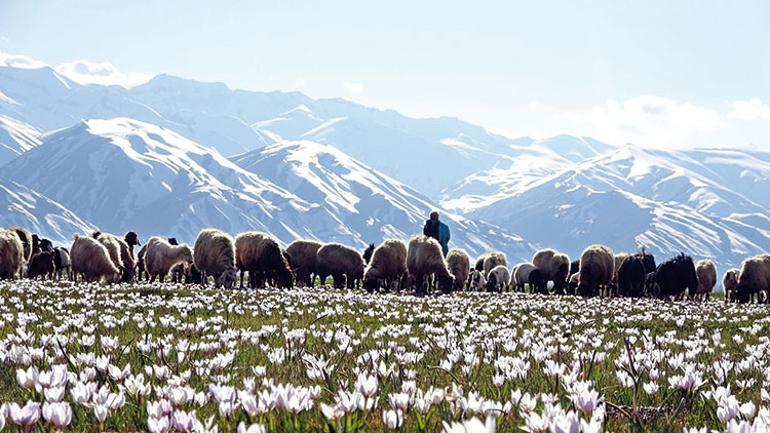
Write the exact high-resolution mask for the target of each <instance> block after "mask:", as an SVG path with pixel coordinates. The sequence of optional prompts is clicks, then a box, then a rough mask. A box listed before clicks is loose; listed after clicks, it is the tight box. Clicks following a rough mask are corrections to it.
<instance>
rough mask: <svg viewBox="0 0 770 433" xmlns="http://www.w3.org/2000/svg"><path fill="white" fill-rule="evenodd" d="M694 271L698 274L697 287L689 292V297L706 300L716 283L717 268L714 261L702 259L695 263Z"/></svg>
mask: <svg viewBox="0 0 770 433" xmlns="http://www.w3.org/2000/svg"><path fill="white" fill-rule="evenodd" d="M695 273H696V274H697V275H698V289H697V290H696V291H695V293H693V294H690V298H694V299H700V300H706V301H708V300H709V298H710V297H711V291H712V290H714V286H716V284H717V268H716V266H715V265H714V262H712V261H711V260H708V259H704V260H700V261H698V263H696V264H695Z"/></svg>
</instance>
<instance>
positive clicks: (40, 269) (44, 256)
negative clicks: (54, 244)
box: [27, 251, 56, 280]
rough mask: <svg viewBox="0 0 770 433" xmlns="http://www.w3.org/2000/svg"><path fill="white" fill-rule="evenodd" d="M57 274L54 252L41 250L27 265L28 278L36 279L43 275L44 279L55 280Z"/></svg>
mask: <svg viewBox="0 0 770 433" xmlns="http://www.w3.org/2000/svg"><path fill="white" fill-rule="evenodd" d="M55 274H56V264H55V263H54V253H52V252H50V251H40V252H38V253H37V254H35V255H33V256H32V259H31V260H30V261H29V266H27V278H29V279H33V280H34V279H36V278H38V277H43V279H44V280H46V279H48V280H53V278H54V275H55Z"/></svg>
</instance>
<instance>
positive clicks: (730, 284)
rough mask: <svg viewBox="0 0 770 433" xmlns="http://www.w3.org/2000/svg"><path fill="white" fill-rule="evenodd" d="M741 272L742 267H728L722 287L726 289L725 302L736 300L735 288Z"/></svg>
mask: <svg viewBox="0 0 770 433" xmlns="http://www.w3.org/2000/svg"><path fill="white" fill-rule="evenodd" d="M740 274H741V270H740V269H736V268H732V269H728V270H727V272H725V275H724V276H723V277H722V288H724V290H725V302H728V301H734V300H735V299H734V298H735V289H736V287H738V277H739V276H740Z"/></svg>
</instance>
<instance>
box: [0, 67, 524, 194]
mask: <svg viewBox="0 0 770 433" xmlns="http://www.w3.org/2000/svg"><path fill="white" fill-rule="evenodd" d="M0 92H2V94H3V95H4V97H3V98H0V114H5V115H7V116H11V117H13V118H16V119H19V120H21V121H23V122H26V123H28V124H30V125H32V126H34V127H35V128H38V129H40V130H41V131H50V130H54V129H61V128H66V127H69V126H71V125H73V124H74V123H76V122H78V121H80V120H81V119H90V118H114V117H129V118H133V119H136V120H140V121H144V122H149V123H153V124H156V125H159V126H162V127H164V128H167V129H170V130H172V131H175V132H177V133H178V134H181V135H183V136H185V137H188V138H190V139H191V140H193V141H195V142H197V143H200V144H202V145H204V146H207V147H211V148H214V149H216V150H217V151H218V152H219V153H221V154H223V155H227V156H231V155H235V154H240V153H243V152H247V151H250V150H254V149H257V148H261V147H263V146H265V145H267V144H271V143H274V142H276V141H282V140H312V141H319V142H323V143H325V144H331V145H334V146H335V147H337V148H338V149H340V150H342V151H344V152H345V153H348V154H349V155H351V156H353V157H354V158H357V159H359V160H363V161H366V162H367V164H369V165H370V166H372V167H373V168H375V169H377V170H380V171H381V172H383V173H385V174H387V175H389V176H391V177H393V178H395V179H398V180H399V181H402V182H406V183H408V184H410V185H413V186H415V187H416V188H418V189H419V190H421V191H423V192H425V193H426V194H428V195H429V196H431V197H434V198H436V197H438V193H439V191H441V190H442V189H443V188H445V187H446V186H447V185H451V184H453V183H455V182H457V181H459V180H461V179H462V178H463V177H465V176H467V175H469V174H471V173H473V172H474V171H477V170H478V169H480V168H484V167H488V166H491V165H496V164H497V163H498V162H499V161H500V159H501V158H502V159H505V158H506V156H505V155H506V153H507V151H508V146H509V145H510V144H511V143H512V140H510V139H508V138H506V137H502V136H499V135H495V134H490V133H489V132H487V131H486V130H484V129H483V128H481V127H478V126H475V125H472V124H469V123H466V122H463V121H461V120H458V119H453V118H446V117H442V118H436V119H411V118H408V117H405V116H402V115H401V114H399V113H397V112H395V111H392V110H378V109H373V108H368V107H364V106H361V105H358V104H355V103H352V102H349V101H345V100H342V99H319V100H316V99H312V98H309V97H307V96H305V95H303V94H301V93H298V92H252V91H242V90H232V89H230V88H228V87H227V86H226V85H224V84H222V83H203V82H198V81H194V80H188V79H183V78H178V77H172V76H169V75H158V76H156V77H155V78H153V79H152V80H150V81H149V82H148V83H146V84H143V85H140V86H136V87H133V88H131V89H125V88H123V87H119V86H102V85H93V84H92V85H84V84H79V83H76V82H74V81H72V80H69V79H67V78H65V77H63V76H61V75H60V74H58V73H56V71H54V70H53V69H51V68H39V69H16V68H9V67H0ZM505 163H506V165H507V163H508V161H506V162H505ZM426 168H429V170H426Z"/></svg>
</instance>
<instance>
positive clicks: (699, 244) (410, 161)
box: [0, 67, 770, 268]
mask: <svg viewBox="0 0 770 433" xmlns="http://www.w3.org/2000/svg"><path fill="white" fill-rule="evenodd" d="M92 119H110V120H92ZM223 155H224V156H223ZM226 157H228V158H230V159H227V158H226ZM4 163H5V165H3V164H4ZM0 165H3V166H2V167H0V178H5V179H6V180H8V181H12V182H16V183H17V184H19V185H24V187H26V188H28V190H29V191H30V194H42V197H50V199H47V200H56V201H57V202H59V203H61V204H62V205H63V206H65V207H66V209H69V211H71V212H72V213H73V215H74V214H77V215H78V216H79V217H80V218H82V220H83V221H88V222H89V224H90V223H93V224H95V225H97V226H99V227H100V228H103V229H105V230H114V231H123V230H126V229H128V228H133V229H137V230H140V231H142V232H144V233H163V234H170V235H176V236H178V237H180V238H183V239H188V240H191V238H192V237H193V236H194V234H195V232H197V230H198V228H200V227H202V226H207V225H213V226H218V227H222V228H223V229H225V230H228V231H230V232H238V231H241V230H249V229H256V230H267V231H270V232H272V233H274V234H275V235H276V236H278V237H279V238H280V239H281V240H283V241H284V242H287V241H290V240H291V239H294V238H295V237H311V238H312V237H315V238H319V239H322V240H328V241H330V240H338V241H341V242H346V243H349V244H353V245H358V246H362V245H364V244H365V243H368V242H376V241H377V240H379V239H381V238H383V237H389V236H397V237H406V236H408V235H409V234H412V233H414V232H417V231H419V228H420V225H421V224H422V218H424V215H425V214H426V213H427V212H428V210H430V209H433V208H440V209H445V211H443V213H444V214H445V218H446V219H448V220H449V221H450V223H451V224H452V226H453V228H454V229H455V230H454V231H453V234H454V239H455V241H457V243H458V244H460V245H462V246H464V247H466V248H467V249H469V250H470V251H471V253H473V254H475V253H476V252H477V251H480V250H482V249H487V248H500V249H503V250H505V251H506V252H509V254H511V255H512V258H525V257H528V256H529V255H530V253H531V250H532V249H534V248H536V247H537V246H553V247H555V248H559V249H562V250H565V251H567V252H569V253H570V254H571V255H573V256H576V255H577V254H578V253H579V252H580V251H581V250H582V249H583V247H585V246H586V245H587V244H589V243H606V244H609V245H610V246H612V247H613V248H615V249H618V250H630V249H634V248H636V247H638V246H641V245H645V246H647V247H648V248H649V249H651V250H653V251H655V252H658V253H659V255H660V256H662V257H666V256H669V255H672V254H674V253H677V252H679V251H686V252H690V253H692V254H694V255H695V256H696V257H712V258H715V259H716V260H717V262H718V263H719V264H720V267H722V268H723V267H724V266H726V265H731V266H734V265H737V264H738V263H739V262H740V260H741V259H743V258H744V257H745V256H747V255H750V254H754V253H757V252H761V251H766V250H768V249H770V242H768V238H769V237H770V217H769V216H768V213H767V209H768V208H770V195H768V194H767V191H768V190H770V153H768V152H757V151H744V150H740V149H707V150H687V151H663V150H642V149H636V148H634V147H632V146H625V147H617V146H612V145H608V144H605V143H601V142H599V141H596V140H593V139H591V138H588V137H572V136H556V137H552V138H548V139H542V140H535V139H532V138H529V137H522V138H517V139H511V138H508V137H503V136H500V135H496V134H491V133H489V132H488V131H486V130H485V129H483V128H481V127H479V126H476V125H472V124H469V123H466V122H463V121H461V120H458V119H453V118H446V117H442V118H434V119H412V118H408V117H405V116H403V115H401V114H399V113H397V112H395V111H393V110H378V109H373V108H368V107H364V106H361V105H359V104H355V103H352V102H349V101H345V100H342V99H313V98H310V97H308V96H306V95H303V94H301V93H298V92H255V91H241V90H233V89H230V88H228V87H227V86H226V85H224V84H221V83H203V82H198V81H194V80H189V79H184V78H178V77H173V76H169V75H162V74H161V75H158V76H156V77H155V78H153V79H152V80H150V81H149V82H147V83H145V84H143V85H140V86H136V87H133V88H130V89H126V88H123V87H119V86H103V85H94V84H91V85H84V84H80V83H78V82H75V81H73V80H71V79H68V78H66V77H65V76H63V75H61V74H58V73H57V72H56V71H54V70H53V69H50V68H45V67H44V68H37V69H17V68H10V67H0ZM7 184H8V182H6V185H7ZM20 188H21V187H20ZM437 203H440V204H437ZM447 211H448V212H447ZM148 216H149V217H148ZM481 221H485V222H481ZM0 225H8V224H7V223H6V221H5V220H4V219H2V218H1V214H0ZM508 233H517V234H519V235H521V236H523V239H522V238H521V237H519V236H517V235H512V234H508ZM525 240H526V241H525Z"/></svg>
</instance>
